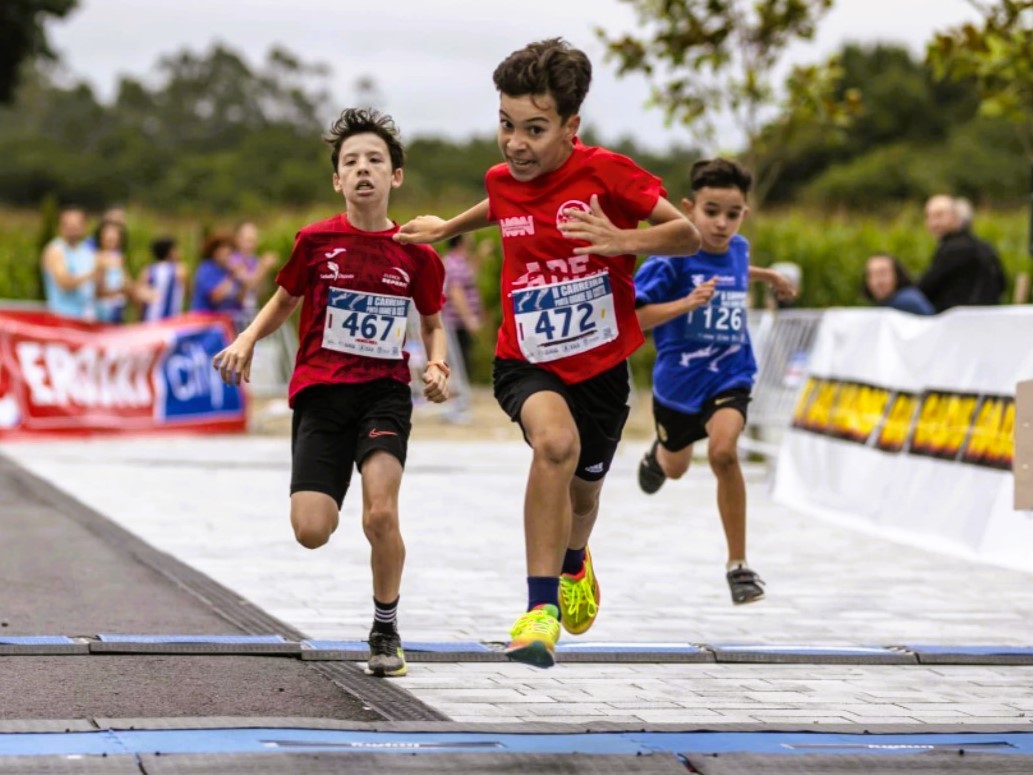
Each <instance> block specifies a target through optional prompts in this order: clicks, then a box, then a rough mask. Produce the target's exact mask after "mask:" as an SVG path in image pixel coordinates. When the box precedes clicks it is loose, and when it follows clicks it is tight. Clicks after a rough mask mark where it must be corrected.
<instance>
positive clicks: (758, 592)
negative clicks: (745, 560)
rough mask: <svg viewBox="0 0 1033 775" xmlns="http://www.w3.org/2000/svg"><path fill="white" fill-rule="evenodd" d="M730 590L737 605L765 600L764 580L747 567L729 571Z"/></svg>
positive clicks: (741, 566) (742, 566)
mask: <svg viewBox="0 0 1033 775" xmlns="http://www.w3.org/2000/svg"><path fill="white" fill-rule="evenodd" d="M728 588H729V589H730V590H731V592H732V602H733V603H735V604H736V605H742V604H743V603H754V602H756V601H758V600H763V599H764V579H762V578H761V577H760V576H758V575H757V574H756V573H755V572H754V571H752V570H750V569H749V568H747V567H746V566H745V565H740V566H739V567H738V568H734V569H733V570H730V571H728Z"/></svg>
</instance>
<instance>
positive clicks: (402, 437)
mask: <svg viewBox="0 0 1033 775" xmlns="http://www.w3.org/2000/svg"><path fill="white" fill-rule="evenodd" d="M411 430H412V393H411V391H410V388H409V386H408V385H403V384H402V383H401V382H398V381H397V380H394V379H378V380H374V381H372V382H359V383H354V384H337V385H313V386H312V387H307V388H305V389H304V390H302V391H301V392H300V393H298V395H297V397H296V398H295V399H294V420H293V422H292V425H291V457H292V463H291V495H293V494H294V493H296V492H300V491H308V492H322V493H326V494H327V495H329V496H330V497H331V498H333V499H334V500H335V501H337V507H338V508H340V507H341V504H342V503H343V502H344V494H345V493H346V492H347V491H348V485H349V483H350V482H351V477H352V466H354V467H355V468H358V469H359V470H360V471H361V470H362V462H363V461H364V460H365V459H366V458H367V457H368V456H369V454H370V453H371V452H374V451H376V450H380V449H382V450H384V451H385V452H388V453H390V454H392V455H394V456H395V457H396V458H398V462H400V463H401V464H402V465H403V466H404V465H405V455H406V452H407V450H408V447H409V432H410V431H411Z"/></svg>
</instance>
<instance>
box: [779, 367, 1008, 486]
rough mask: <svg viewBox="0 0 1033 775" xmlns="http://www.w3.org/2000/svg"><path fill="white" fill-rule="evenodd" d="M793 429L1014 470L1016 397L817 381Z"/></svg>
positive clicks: (809, 385) (810, 383) (807, 390)
mask: <svg viewBox="0 0 1033 775" xmlns="http://www.w3.org/2000/svg"><path fill="white" fill-rule="evenodd" d="M792 424H793V427H794V428H797V429H799V430H803V431H807V432H809V433H816V434H819V435H822V436H830V437H832V438H836V439H842V440H844V441H849V442H853V443H855V444H862V445H865V446H869V447H873V448H875V449H879V450H881V451H883V452H887V453H891V454H897V453H905V454H909V455H922V456H925V457H934V458H938V459H941V460H952V461H955V462H958V463H969V464H972V465H978V466H986V467H989V468H1000V469H1010V468H1011V465H1012V456H1013V454H1014V433H1013V431H1014V426H1015V399H1014V398H1013V397H1011V396H1000V395H992V394H976V393H963V392H955V391H947V390H928V391H925V392H923V393H921V394H915V393H909V392H907V391H902V390H894V389H892V388H886V387H880V386H877V385H870V384H864V383H860V382H851V381H844V380H836V379H823V378H820V377H811V378H809V379H808V380H807V382H806V384H805V385H804V387H803V390H802V391H801V393H800V398H799V400H798V401H797V404H796V408H795V410H794V412H793V423H792Z"/></svg>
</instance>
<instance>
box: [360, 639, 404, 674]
mask: <svg viewBox="0 0 1033 775" xmlns="http://www.w3.org/2000/svg"><path fill="white" fill-rule="evenodd" d="M408 670H409V668H408V667H407V666H406V664H405V652H404V651H402V636H400V635H399V634H398V633H397V632H377V631H376V630H373V631H372V632H370V634H369V664H368V665H367V666H366V674H367V675H375V676H376V677H377V678H384V677H385V676H387V677H390V678H397V677H398V676H402V675H405V674H406V673H407V672H408Z"/></svg>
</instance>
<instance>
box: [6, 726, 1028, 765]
mask: <svg viewBox="0 0 1033 775" xmlns="http://www.w3.org/2000/svg"><path fill="white" fill-rule="evenodd" d="M276 752H280V753H286V752H296V753H302V752H307V753H317V752H328V753H329V752H337V753H345V752H365V753H390V754H395V755H401V754H406V755H421V754H427V755H436V754H445V753H448V754H468V753H476V754H497V755H503V754H551V755H562V756H566V755H571V754H591V755H596V756H601V755H605V756H631V757H641V756H652V755H656V754H663V753H667V754H671V755H674V756H679V757H686V758H688V759H690V760H692V758H693V757H704V758H703V759H700V761H704V760H705V759H706V757H714V756H715V755H716V756H717V758H721V757H722V756H727V755H739V754H750V755H754V756H761V755H762V756H765V757H775V758H777V759H793V760H798V761H799V762H800V763H801V764H802V763H803V762H805V761H807V760H808V757H812V756H821V757H829V756H833V755H835V756H844V757H855V758H857V757H861V758H864V759H865V760H866V761H868V762H869V764H871V762H872V761H873V757H878V759H879V760H883V759H885V760H887V761H888V760H890V759H892V758H893V757H900V756H915V755H926V754H938V755H941V754H950V756H952V757H962V756H964V757H966V759H967V761H969V763H970V764H971V763H974V762H977V761H978V760H979V757H980V756H982V755H984V754H993V755H994V756H995V757H998V758H1008V759H1014V760H1016V761H1020V760H1021V761H1022V762H1023V763H1024V764H1025V765H1026V766H1027V767H1028V768H1029V769H1027V772H1030V771H1033V731H1031V732H1002V733H1000V734H993V733H986V732H980V733H971V732H961V733H950V734H948V733H939V734H846V733H822V732H591V733H582V734H567V733H556V734H541V733H537V734H531V733H528V734H513V733H488V732H374V731H353V730H335V729H298V728H277V727H256V728H247V727H245V728H239V727H236V728H205V729H158V730H147V729H131V730H114V729H102V730H97V731H94V732H78V731H71V732H66V733H53V732H44V733H23V732H12V733H6V734H0V761H2V760H3V758H4V757H26V756H28V757H33V756H63V757H91V756H117V755H120V754H130V755H143V754H154V755H160V756H171V757H175V756H177V755H222V754H260V753H267V754H268V753H276Z"/></svg>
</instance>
